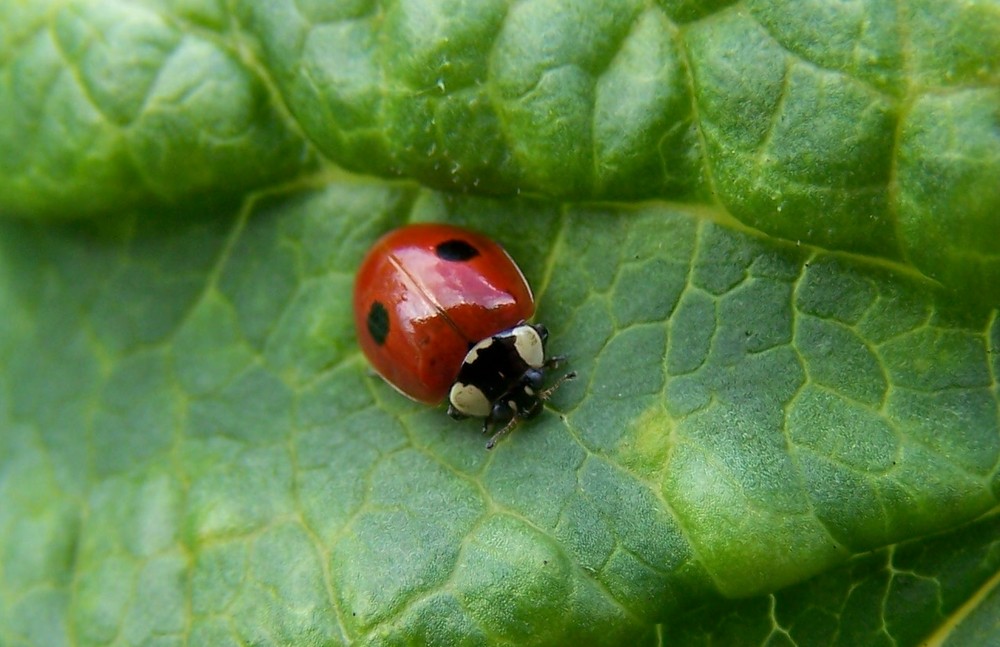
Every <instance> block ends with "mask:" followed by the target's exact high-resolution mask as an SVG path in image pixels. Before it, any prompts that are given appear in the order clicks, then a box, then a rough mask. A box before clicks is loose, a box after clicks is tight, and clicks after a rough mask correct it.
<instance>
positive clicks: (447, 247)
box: [434, 238, 479, 262]
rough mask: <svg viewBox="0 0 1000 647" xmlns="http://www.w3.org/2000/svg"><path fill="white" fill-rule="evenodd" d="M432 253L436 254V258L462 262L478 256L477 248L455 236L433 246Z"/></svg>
mask: <svg viewBox="0 0 1000 647" xmlns="http://www.w3.org/2000/svg"><path fill="white" fill-rule="evenodd" d="M434 253H435V254H437V257H438V258H440V259H441V260H444V261H460V262H464V261H467V260H469V259H471V258H475V257H477V256H479V250H478V249H476V248H475V247H473V246H472V245H470V244H469V243H467V242H465V241H464V240H459V239H457V238H453V239H451V240H446V241H444V242H443V243H438V244H437V246H436V247H435V248H434Z"/></svg>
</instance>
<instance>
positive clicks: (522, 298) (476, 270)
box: [354, 224, 535, 404]
mask: <svg viewBox="0 0 1000 647" xmlns="http://www.w3.org/2000/svg"><path fill="white" fill-rule="evenodd" d="M534 312H535V301H534V298H533V297H532V295H531V288H530V287H528V283H527V281H525V279H524V275H523V274H521V270H520V269H518V267H517V265H516V264H515V263H514V261H513V259H511V257H510V256H509V255H508V254H507V252H506V251H504V249H503V248H502V247H500V245H498V244H497V243H495V242H493V241H492V240H490V239H489V238H487V237H485V236H482V235H480V234H477V233H475V232H472V231H469V230H467V229H462V228H460V227H454V226H451V225H441V224H416V225H408V226H405V227H401V228H399V229H396V230H394V231H391V232H389V233H388V234H386V235H385V236H383V237H382V238H380V239H379V240H378V241H377V242H376V243H375V245H374V246H372V248H371V250H369V252H368V254H367V255H366V256H365V259H364V261H362V263H361V268H360V269H359V270H358V276H357V279H356V281H355V284H354V323H355V326H356V328H357V333H358V341H359V343H360V344H361V349H362V350H363V351H364V353H365V356H366V357H367V358H368V361H369V362H371V365H372V366H373V367H374V369H375V370H376V371H377V372H378V373H379V375H381V376H382V378H383V379H385V381H386V382H388V383H389V384H391V385H392V386H394V387H395V388H396V389H397V390H399V391H400V392H402V393H403V394H404V395H407V396H409V397H411V398H413V399H414V400H418V401H420V402H426V403H428V404H436V403H438V402H440V401H441V400H442V399H444V397H445V396H446V395H447V394H448V391H449V389H450V388H451V385H452V383H453V382H454V381H455V378H456V377H457V376H458V371H459V369H460V368H461V367H462V361H463V360H464V359H465V355H466V353H468V351H469V348H470V347H471V346H473V345H474V344H476V343H478V342H480V341H481V340H483V339H486V338H488V337H490V336H491V335H494V334H496V333H498V332H500V331H503V330H506V329H508V328H511V327H512V326H515V325H517V324H518V323H520V322H522V321H524V320H525V319H528V318H529V317H531V315H532V314H534Z"/></svg>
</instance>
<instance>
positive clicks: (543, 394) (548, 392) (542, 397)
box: [538, 371, 576, 401]
mask: <svg viewBox="0 0 1000 647" xmlns="http://www.w3.org/2000/svg"><path fill="white" fill-rule="evenodd" d="M575 379H576V371H570V372H569V373H567V374H566V375H563V376H562V377H560V378H559V379H558V380H556V381H555V383H553V384H552V386H550V387H549V388H547V389H545V390H544V391H542V392H541V393H539V394H538V399H539V400H542V401H545V400H548V399H549V398H550V397H552V394H553V393H555V391H556V389H558V388H559V387H560V386H562V384H563V382H568V381H570V380H575Z"/></svg>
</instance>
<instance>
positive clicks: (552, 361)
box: [542, 355, 567, 368]
mask: <svg viewBox="0 0 1000 647" xmlns="http://www.w3.org/2000/svg"><path fill="white" fill-rule="evenodd" d="M566 359H567V356H566V355H553V356H552V357H550V358H548V359H547V360H545V363H544V364H543V365H542V368H555V367H557V366H559V365H560V364H562V363H563V362H565V361H566Z"/></svg>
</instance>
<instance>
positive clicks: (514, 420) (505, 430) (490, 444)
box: [486, 415, 520, 449]
mask: <svg viewBox="0 0 1000 647" xmlns="http://www.w3.org/2000/svg"><path fill="white" fill-rule="evenodd" d="M518 422H520V418H518V417H517V416H516V415H515V416H514V417H513V418H511V419H510V420H509V421H508V422H507V424H505V425H504V426H503V429H501V430H500V431H498V432H496V433H495V434H493V437H492V438H490V442H488V443H486V449H493V448H494V447H496V445H497V441H498V440H500V439H501V438H503V437H504V436H506V435H507V433H508V432H509V431H510V430H511V429H513V428H514V426H515V425H516V424H517V423H518Z"/></svg>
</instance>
